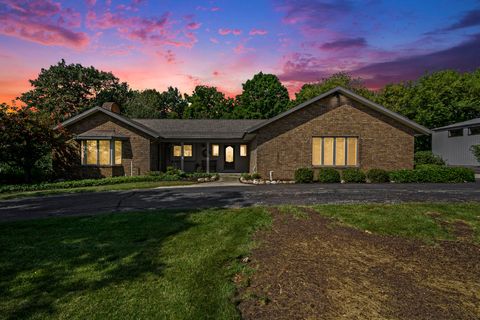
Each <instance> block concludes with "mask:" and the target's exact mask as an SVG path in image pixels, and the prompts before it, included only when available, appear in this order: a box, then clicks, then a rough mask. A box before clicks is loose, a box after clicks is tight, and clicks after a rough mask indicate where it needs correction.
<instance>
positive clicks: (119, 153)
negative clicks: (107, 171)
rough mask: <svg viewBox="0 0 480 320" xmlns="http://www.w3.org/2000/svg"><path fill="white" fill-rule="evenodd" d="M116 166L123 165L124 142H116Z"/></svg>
mask: <svg viewBox="0 0 480 320" xmlns="http://www.w3.org/2000/svg"><path fill="white" fill-rule="evenodd" d="M115 164H122V141H120V140H117V141H115Z"/></svg>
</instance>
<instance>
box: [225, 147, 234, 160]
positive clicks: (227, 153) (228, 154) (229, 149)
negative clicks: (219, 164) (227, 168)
mask: <svg viewBox="0 0 480 320" xmlns="http://www.w3.org/2000/svg"><path fill="white" fill-rule="evenodd" d="M233 159H234V155H233V147H232V146H228V147H226V148H225V162H229V163H231V162H233Z"/></svg>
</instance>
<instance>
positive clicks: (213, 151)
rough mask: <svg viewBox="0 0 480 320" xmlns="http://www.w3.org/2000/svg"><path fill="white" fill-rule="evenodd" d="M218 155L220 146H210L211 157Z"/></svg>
mask: <svg viewBox="0 0 480 320" xmlns="http://www.w3.org/2000/svg"><path fill="white" fill-rule="evenodd" d="M219 154H220V146H219V145H218V144H212V157H218V155H219Z"/></svg>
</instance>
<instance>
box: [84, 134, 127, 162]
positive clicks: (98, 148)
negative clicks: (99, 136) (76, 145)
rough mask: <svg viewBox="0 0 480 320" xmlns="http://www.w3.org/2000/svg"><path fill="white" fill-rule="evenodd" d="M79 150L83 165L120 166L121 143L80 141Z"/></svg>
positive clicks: (112, 141) (116, 141) (113, 141)
mask: <svg viewBox="0 0 480 320" xmlns="http://www.w3.org/2000/svg"><path fill="white" fill-rule="evenodd" d="M81 149H82V153H81V154H82V164H84V165H101V166H108V165H114V164H122V141H119V140H82V142H81Z"/></svg>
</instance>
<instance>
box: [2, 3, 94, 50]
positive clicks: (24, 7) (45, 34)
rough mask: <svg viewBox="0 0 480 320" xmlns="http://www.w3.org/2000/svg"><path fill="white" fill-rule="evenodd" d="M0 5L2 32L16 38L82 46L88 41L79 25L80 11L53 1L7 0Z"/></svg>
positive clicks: (67, 45) (75, 46)
mask: <svg viewBox="0 0 480 320" xmlns="http://www.w3.org/2000/svg"><path fill="white" fill-rule="evenodd" d="M3 4H4V6H3V7H0V16H1V20H2V24H1V25H0V34H3V35H7V36H11V37H17V38H20V39H23V40H28V41H32V42H36V43H40V44H43V45H56V46H66V47H72V48H83V47H85V46H86V45H87V44H88V43H89V37H88V36H87V34H86V33H84V32H80V31H75V30H73V29H74V28H78V27H80V18H81V17H80V13H79V12H76V11H74V10H73V9H70V8H66V9H63V8H62V6H61V5H60V3H58V2H54V1H51V0H34V1H12V0H4V1H3Z"/></svg>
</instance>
